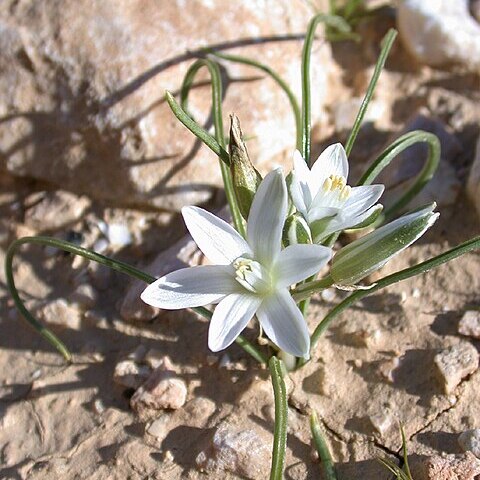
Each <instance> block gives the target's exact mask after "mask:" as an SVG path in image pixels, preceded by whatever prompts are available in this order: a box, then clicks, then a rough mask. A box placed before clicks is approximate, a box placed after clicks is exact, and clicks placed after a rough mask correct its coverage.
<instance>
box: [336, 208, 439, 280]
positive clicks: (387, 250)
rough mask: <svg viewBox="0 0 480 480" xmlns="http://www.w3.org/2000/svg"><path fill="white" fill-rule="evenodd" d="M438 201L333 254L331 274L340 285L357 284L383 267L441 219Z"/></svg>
mask: <svg viewBox="0 0 480 480" xmlns="http://www.w3.org/2000/svg"><path fill="white" fill-rule="evenodd" d="M435 207H436V204H435V203H432V204H431V205H428V206H426V207H424V208H421V209H419V210H416V211H413V212H411V213H408V214H406V215H404V216H403V217H400V218H398V219H397V220H394V221H393V222H390V223H388V224H387V225H384V226H383V227H380V228H378V229H377V230H374V231H373V232H371V233H368V234H367V235H365V236H363V237H362V238H359V239H358V240H355V241H354V242H352V243H350V244H349V245H347V246H346V247H344V248H342V249H341V250H340V251H339V252H338V253H337V254H336V255H335V257H333V262H332V269H331V272H330V275H331V276H332V278H333V279H334V281H335V283H337V284H338V285H354V284H356V283H357V282H358V281H360V280H361V279H362V278H365V277H366V276H367V275H370V274H371V273H373V272H374V271H376V270H378V269H379V268H381V267H383V266H384V265H385V264H386V263H387V262H388V261H389V260H390V259H391V258H392V257H393V256H395V255H397V254H398V253H400V252H401V251H402V250H404V249H405V248H407V247H408V246H410V245H411V244H412V243H413V242H415V241H416V240H417V239H418V238H420V237H421V236H422V235H423V234H424V233H425V232H426V231H427V230H428V229H429V228H430V227H431V226H432V225H433V224H434V223H435V221H436V220H437V218H438V216H439V215H440V214H439V213H434V212H433V210H434V209H435Z"/></svg>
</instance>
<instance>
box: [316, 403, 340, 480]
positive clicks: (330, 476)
mask: <svg viewBox="0 0 480 480" xmlns="http://www.w3.org/2000/svg"><path fill="white" fill-rule="evenodd" d="M310 430H311V432H312V437H313V441H314V443H315V448H316V449H317V452H318V456H319V458H320V461H321V465H322V468H323V473H324V477H325V480H337V475H336V473H335V467H334V465H333V460H332V456H331V455H330V451H329V449H328V445H327V442H326V440H325V438H324V436H323V432H322V427H321V426H320V423H319V421H318V417H317V414H316V412H312V414H311V415H310Z"/></svg>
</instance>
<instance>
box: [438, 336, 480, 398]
mask: <svg viewBox="0 0 480 480" xmlns="http://www.w3.org/2000/svg"><path fill="white" fill-rule="evenodd" d="M433 361H434V365H435V367H436V374H437V377H438V379H439V380H440V382H441V383H442V384H443V387H444V391H445V393H446V394H450V393H453V392H454V390H455V388H457V386H458V385H459V384H460V382H461V381H462V380H463V379H464V378H465V377H467V376H468V375H471V374H472V373H473V372H475V371H476V370H477V368H478V352H477V349H476V348H475V347H474V346H473V345H472V344H471V343H469V342H461V343H459V344H457V345H454V346H452V347H450V348H447V349H445V350H442V351H441V352H439V353H437V355H435V357H434V360H433Z"/></svg>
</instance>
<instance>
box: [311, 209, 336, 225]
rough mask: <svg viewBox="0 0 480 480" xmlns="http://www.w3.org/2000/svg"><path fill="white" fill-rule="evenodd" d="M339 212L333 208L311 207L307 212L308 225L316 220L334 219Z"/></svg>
mask: <svg viewBox="0 0 480 480" xmlns="http://www.w3.org/2000/svg"><path fill="white" fill-rule="evenodd" d="M340 212H341V210H340V209H339V208H335V207H323V206H321V205H319V206H318V207H312V208H311V209H310V210H309V211H308V217H307V220H308V223H309V224H312V223H313V222H316V221H318V220H323V219H324V218H329V217H335V216H337V215H338V214H339V213H340Z"/></svg>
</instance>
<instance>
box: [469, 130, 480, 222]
mask: <svg viewBox="0 0 480 480" xmlns="http://www.w3.org/2000/svg"><path fill="white" fill-rule="evenodd" d="M467 194H468V196H469V198H470V201H471V202H472V203H473V204H474V205H475V208H476V209H477V213H478V215H479V216H480V137H478V140H477V148H476V150H475V158H474V160H473V164H472V167H471V169H470V174H469V177H468V182H467Z"/></svg>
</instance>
